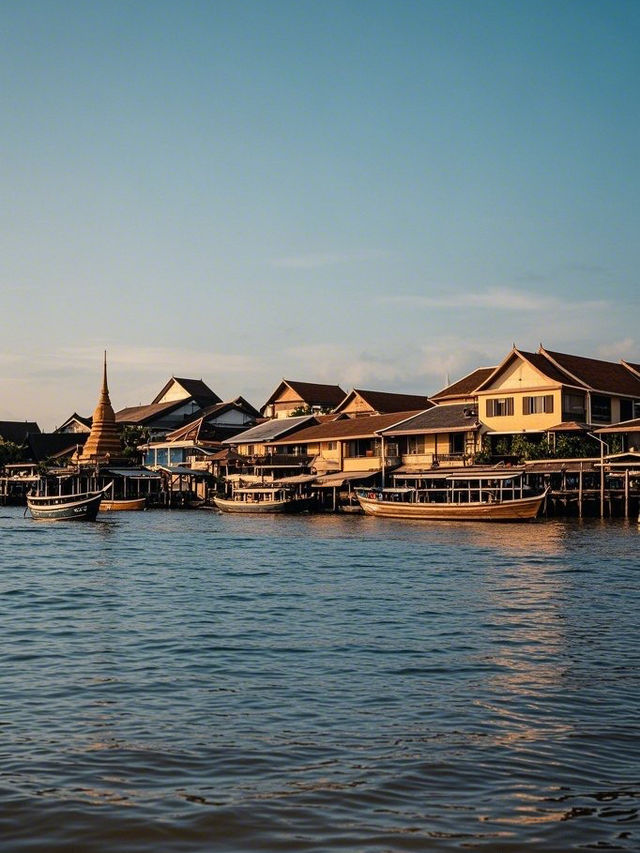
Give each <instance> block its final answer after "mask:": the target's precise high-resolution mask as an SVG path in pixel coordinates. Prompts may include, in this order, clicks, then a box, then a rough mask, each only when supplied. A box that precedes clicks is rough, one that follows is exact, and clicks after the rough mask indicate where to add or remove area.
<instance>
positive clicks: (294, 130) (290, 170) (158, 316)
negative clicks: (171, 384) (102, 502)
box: [0, 0, 640, 430]
mask: <svg viewBox="0 0 640 853" xmlns="http://www.w3.org/2000/svg"><path fill="white" fill-rule="evenodd" d="M0 15H1V20H2V26H1V28H0V116H1V118H0V122H1V124H2V133H1V134H0V145H1V149H0V154H1V156H0V187H1V189H2V194H1V196H0V197H1V199H2V204H1V205H0V225H1V227H0V241H1V244H0V311H1V314H0V328H1V330H2V331H1V335H0V419H5V420H6V419H11V420H35V421H37V422H38V423H39V425H40V427H41V429H43V430H51V429H53V428H55V427H56V426H58V425H59V424H61V423H62V422H64V421H65V420H66V419H67V417H69V416H70V415H71V414H72V413H73V412H74V411H76V412H78V413H79V414H81V415H89V414H91V412H92V411H93V409H94V407H95V405H96V403H97V399H98V393H99V389H100V383H101V372H102V358H103V352H104V351H105V350H106V351H107V358H108V364H109V388H110V393H111V401H112V403H113V405H114V408H115V409H116V410H117V409H119V408H123V407H125V406H134V405H139V404H146V403H149V402H151V400H152V399H153V397H155V395H156V394H157V393H158V392H159V391H160V390H161V388H162V387H163V386H164V385H165V383H166V382H167V380H168V379H169V378H170V377H171V376H172V375H173V376H178V377H190V378H196V379H200V378H202V379H204V381H205V382H206V383H207V384H208V385H209V386H210V387H211V388H212V389H213V390H214V391H215V392H216V393H217V394H218V395H219V396H220V397H221V398H222V399H225V400H228V399H232V398H234V397H236V396H238V395H242V396H244V397H245V398H246V399H248V400H249V401H250V402H251V403H252V404H253V405H255V406H258V407H259V406H261V405H262V404H263V403H264V402H265V401H266V399H267V398H268V397H269V395H270V394H271V393H272V391H273V390H274V389H275V388H276V386H277V385H278V384H279V382H280V380H281V379H282V378H287V379H293V380H298V381H307V382H323V383H331V384H339V385H341V387H342V388H343V389H344V390H345V391H349V390H350V389H351V388H353V387H356V388H361V389H362V388H364V389H369V390H386V391H401V392H408V393H420V394H430V393H435V392H436V391H437V390H439V389H440V388H441V387H442V386H444V385H445V384H446V383H447V381H448V380H450V381H454V380H456V379H458V378H460V377H461V376H463V375H465V374H466V373H468V372H469V371H470V370H472V369H474V368H475V367H480V366H490V365H495V364H498V363H499V362H500V361H501V360H502V359H503V358H504V357H505V356H506V354H507V353H508V352H509V350H510V349H511V347H512V345H513V344H514V343H515V344H516V345H517V346H519V347H520V348H522V349H524V350H535V349H537V347H538V346H539V344H540V343H542V344H543V345H544V346H545V347H547V348H548V349H551V350H559V351H563V352H571V353H574V354H578V355H585V356H590V357H594V358H604V359H609V360H612V361H618V360H619V359H620V358H626V359H630V360H632V361H633V360H635V361H637V362H640V331H639V323H638V320H639V318H640V312H639V296H638V294H639V293H640V287H639V281H638V279H639V277H640V240H639V239H638V235H639V234H640V206H639V205H638V199H639V198H640V157H639V152H640V48H639V47H638V45H639V44H640V3H638V2H636V0H629V2H627V0H598V2H596V0H526V1H525V0H447V2H442V0H180V2H178V0H173V2H168V1H167V0H108V2H101V0H92V2H90V3H87V2H86V0H77V2H75V0H74V2H72V1H71V0H42V2H39V0H20V2H15V0H0Z"/></svg>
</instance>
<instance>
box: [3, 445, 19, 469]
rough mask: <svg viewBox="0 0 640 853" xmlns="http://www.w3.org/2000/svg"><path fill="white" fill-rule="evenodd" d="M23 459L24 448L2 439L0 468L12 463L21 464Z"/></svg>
mask: <svg viewBox="0 0 640 853" xmlns="http://www.w3.org/2000/svg"><path fill="white" fill-rule="evenodd" d="M21 459H22V447H20V445H19V444H15V442H13V441H4V440H3V439H2V438H0V467H2V466H3V465H9V464H11V463H12V462H20V461H21Z"/></svg>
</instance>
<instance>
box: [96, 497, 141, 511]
mask: <svg viewBox="0 0 640 853" xmlns="http://www.w3.org/2000/svg"><path fill="white" fill-rule="evenodd" d="M146 505H147V499H146V498H116V499H115V500H114V499H112V498H103V499H102V502H101V504H100V506H99V510H100V512H122V511H126V512H137V511H140V510H143V509H144V508H145V507H146Z"/></svg>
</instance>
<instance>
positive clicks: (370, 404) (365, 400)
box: [333, 388, 433, 418]
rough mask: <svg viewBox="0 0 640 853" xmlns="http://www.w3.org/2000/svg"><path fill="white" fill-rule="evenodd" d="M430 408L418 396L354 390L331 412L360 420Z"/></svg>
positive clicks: (427, 402) (420, 396)
mask: <svg viewBox="0 0 640 853" xmlns="http://www.w3.org/2000/svg"><path fill="white" fill-rule="evenodd" d="M431 406H433V403H432V402H431V400H430V399H429V398H428V397H426V396H424V395H420V394H396V393H393V392H390V391H363V390H361V389H359V388H354V389H353V390H352V391H350V392H349V393H348V394H347V396H346V397H345V398H344V400H342V401H341V402H340V403H339V404H338V405H337V406H336V408H335V409H334V410H333V411H334V414H336V415H346V416H347V417H349V418H360V417H366V416H370V415H387V414H391V413H392V412H407V411H411V410H417V409H429V408H431Z"/></svg>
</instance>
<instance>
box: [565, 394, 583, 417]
mask: <svg viewBox="0 0 640 853" xmlns="http://www.w3.org/2000/svg"><path fill="white" fill-rule="evenodd" d="M586 417H587V410H586V408H585V396H584V394H580V393H564V394H563V395H562V420H563V421H584V420H586Z"/></svg>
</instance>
